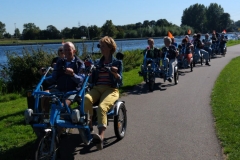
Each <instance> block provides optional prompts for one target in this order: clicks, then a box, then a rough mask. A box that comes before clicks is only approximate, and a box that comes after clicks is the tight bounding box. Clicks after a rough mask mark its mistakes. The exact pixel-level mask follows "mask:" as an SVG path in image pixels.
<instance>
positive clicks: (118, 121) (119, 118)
mask: <svg viewBox="0 0 240 160" xmlns="http://www.w3.org/2000/svg"><path fill="white" fill-rule="evenodd" d="M126 130H127V110H126V107H125V105H124V103H121V104H120V107H119V109H118V114H117V115H116V116H114V132H115V135H116V137H117V139H118V140H121V139H123V137H124V136H125V134H126Z"/></svg>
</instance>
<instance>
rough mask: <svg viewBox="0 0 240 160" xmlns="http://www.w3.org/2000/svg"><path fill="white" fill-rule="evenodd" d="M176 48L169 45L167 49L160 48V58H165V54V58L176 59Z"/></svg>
mask: <svg viewBox="0 0 240 160" xmlns="http://www.w3.org/2000/svg"><path fill="white" fill-rule="evenodd" d="M176 51H177V49H176V47H175V46H174V45H170V46H169V48H167V47H163V48H162V52H163V54H162V57H164V56H165V54H167V58H168V59H175V58H176Z"/></svg>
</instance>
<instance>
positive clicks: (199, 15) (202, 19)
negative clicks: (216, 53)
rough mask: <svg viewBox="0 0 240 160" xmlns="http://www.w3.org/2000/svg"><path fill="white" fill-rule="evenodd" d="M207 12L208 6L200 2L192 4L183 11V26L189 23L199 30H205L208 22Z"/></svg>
mask: <svg viewBox="0 0 240 160" xmlns="http://www.w3.org/2000/svg"><path fill="white" fill-rule="evenodd" d="M205 13H206V7H205V6H204V5H202V4H198V3H196V4H194V5H191V6H190V7H189V8H186V9H185V10H184V11H183V16H182V18H181V21H182V24H181V26H182V25H188V26H191V27H193V28H195V30H196V31H197V32H203V31H204V30H203V29H204V28H203V27H205V23H206V15H205Z"/></svg>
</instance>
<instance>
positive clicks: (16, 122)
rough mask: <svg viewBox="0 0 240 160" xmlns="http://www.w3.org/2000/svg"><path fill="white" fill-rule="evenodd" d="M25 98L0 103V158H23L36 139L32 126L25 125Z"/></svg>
mask: <svg viewBox="0 0 240 160" xmlns="http://www.w3.org/2000/svg"><path fill="white" fill-rule="evenodd" d="M26 108H27V102H26V98H19V99H17V100H13V101H10V102H4V103H0V111H1V112H0V135H1V136H0V157H1V158H0V159H1V160H3V159H7V160H11V159H25V158H26V157H28V155H29V152H27V151H29V150H30V148H31V145H32V143H33V141H34V139H36V136H35V135H34V134H33V131H32V128H31V127H30V126H29V125H25V122H24V117H23V113H24V110H25V109H26Z"/></svg>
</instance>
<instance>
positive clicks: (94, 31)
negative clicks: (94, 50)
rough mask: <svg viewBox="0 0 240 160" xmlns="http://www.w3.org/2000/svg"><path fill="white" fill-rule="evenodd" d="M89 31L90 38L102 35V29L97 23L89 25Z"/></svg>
mask: <svg viewBox="0 0 240 160" xmlns="http://www.w3.org/2000/svg"><path fill="white" fill-rule="evenodd" d="M88 32H89V36H90V39H96V38H99V37H100V34H101V29H100V28H99V27H98V26H96V25H92V26H89V27H88Z"/></svg>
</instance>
